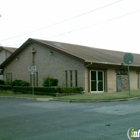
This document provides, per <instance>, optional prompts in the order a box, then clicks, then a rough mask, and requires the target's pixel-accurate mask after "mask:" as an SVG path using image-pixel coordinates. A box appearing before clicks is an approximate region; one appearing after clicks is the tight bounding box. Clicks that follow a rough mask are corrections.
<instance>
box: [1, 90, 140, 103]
mask: <svg viewBox="0 0 140 140" xmlns="http://www.w3.org/2000/svg"><path fill="white" fill-rule="evenodd" d="M3 96H4V97H22V98H54V99H60V100H71V101H99V100H103V101H108V100H115V99H124V100H125V99H127V98H135V97H137V98H140V90H132V91H131V94H130V95H129V92H128V91H125V92H112V93H107V92H105V93H88V94H78V95H70V96H62V97H54V96H46V95H32V94H13V93H7V92H5V93H1V92H0V97H3Z"/></svg>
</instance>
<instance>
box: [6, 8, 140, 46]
mask: <svg viewBox="0 0 140 140" xmlns="http://www.w3.org/2000/svg"><path fill="white" fill-rule="evenodd" d="M137 12H140V9H139V10H136V11H133V12H130V13H127V14H124V15H121V16H118V17H115V18H111V19H108V20H105V21H102V22H99V23H95V24H92V25H89V26H85V27H82V28H78V29H75V30H71V31H68V32H64V33H61V34H58V35H54V36H50V37H47V38H44V39H48V38H54V37H57V36H62V35H65V34H69V33H72V32H76V31H79V30H83V29H86V28H90V27H93V26H97V25H100V24H104V23H107V22H110V21H113V20H117V19H119V18H123V17H126V16H129V15H132V14H134V13H137ZM18 44H23V43H18ZM18 44H12V45H18ZM12 45H6V46H12Z"/></svg>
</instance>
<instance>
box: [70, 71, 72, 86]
mask: <svg viewBox="0 0 140 140" xmlns="http://www.w3.org/2000/svg"><path fill="white" fill-rule="evenodd" d="M70 86H71V87H72V70H70Z"/></svg>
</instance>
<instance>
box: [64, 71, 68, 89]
mask: <svg viewBox="0 0 140 140" xmlns="http://www.w3.org/2000/svg"><path fill="white" fill-rule="evenodd" d="M65 83H66V87H67V86H68V71H67V70H66V71H65Z"/></svg>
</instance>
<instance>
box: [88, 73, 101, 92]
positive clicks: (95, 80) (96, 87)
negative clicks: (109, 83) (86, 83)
mask: <svg viewBox="0 0 140 140" xmlns="http://www.w3.org/2000/svg"><path fill="white" fill-rule="evenodd" d="M90 92H104V71H94V70H91V71H90Z"/></svg>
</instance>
